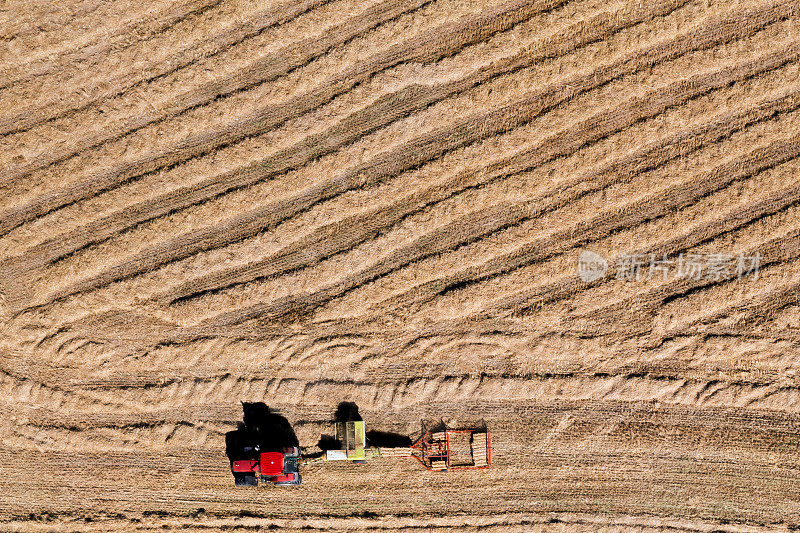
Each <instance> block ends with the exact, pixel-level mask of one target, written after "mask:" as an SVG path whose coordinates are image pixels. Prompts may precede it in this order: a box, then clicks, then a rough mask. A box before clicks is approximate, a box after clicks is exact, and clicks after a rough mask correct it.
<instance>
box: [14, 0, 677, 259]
mask: <svg viewBox="0 0 800 533" xmlns="http://www.w3.org/2000/svg"><path fill="white" fill-rule="evenodd" d="M685 3H686V2H677V3H667V4H665V5H664V7H661V6H658V7H656V8H655V10H654V11H650V12H647V13H637V16H634V17H631V18H621V19H619V20H615V19H614V17H610V16H609V14H608V13H605V12H604V13H601V14H600V15H599V16H598V17H596V18H597V19H598V20H599V25H598V26H597V28H596V29H593V31H587V30H586V26H587V25H586V24H585V23H584V22H581V23H579V24H577V25H575V26H576V27H577V28H578V31H577V32H575V31H574V30H575V27H570V28H571V29H572V30H573V33H576V34H575V35H571V34H570V32H566V35H564V36H559V37H557V38H556V39H554V42H553V46H552V47H551V46H549V43H547V44H546V45H543V46H542V48H543V50H542V51H541V52H539V53H522V54H516V55H515V56H513V57H512V58H510V59H509V60H506V61H502V62H500V64H499V65H497V66H494V65H492V66H489V67H485V68H483V69H481V70H479V71H478V72H476V73H475V74H473V75H471V76H467V77H466V78H463V79H461V80H457V81H455V82H452V83H448V84H443V85H439V86H434V87H433V88H428V87H423V86H418V85H413V86H410V87H407V88H406V89H403V90H401V91H398V92H395V93H391V94H389V95H386V96H384V97H382V98H379V99H378V100H377V101H376V102H375V103H373V104H371V105H370V106H368V107H366V108H365V109H363V110H359V111H357V112H355V113H352V114H351V115H349V116H348V117H345V118H344V119H343V120H342V121H340V122H339V123H338V124H336V125H334V126H332V127H331V128H329V129H328V130H326V131H325V132H322V133H320V134H318V135H313V136H311V137H309V138H307V139H305V140H304V141H302V142H300V143H298V144H297V145H295V146H293V147H291V148H287V149H285V150H283V151H281V152H279V153H278V154H277V155H275V156H272V157H270V158H269V159H266V160H261V161H259V162H257V163H254V164H250V165H248V166H247V167H245V169H244V170H239V171H232V172H228V173H226V174H223V175H222V176H215V177H212V178H209V179H208V180H205V181H204V182H202V183H200V184H198V185H194V186H192V187H184V188H181V189H178V190H177V191H175V192H172V193H169V194H167V195H162V196H160V197H158V198H155V199H153V200H150V201H147V202H143V203H140V204H137V205H135V206H133V207H132V208H130V209H126V210H123V211H122V212H121V213H115V214H113V215H109V216H108V217H104V218H103V219H100V220H98V221H95V222H92V223H90V224H87V225H85V226H83V227H80V228H77V229H75V230H73V231H71V232H69V233H68V234H65V235H61V236H59V237H57V238H55V239H52V240H49V241H46V242H44V243H42V244H40V245H37V246H36V247H35V248H33V249H29V250H28V251H26V253H25V254H24V255H25V257H26V262H27V264H28V265H44V264H47V263H50V262H53V261H56V260H58V259H60V258H62V257H64V256H66V255H69V254H71V253H74V252H76V251H78V250H80V249H82V248H84V247H86V246H88V245H90V244H94V243H97V242H101V241H103V240H105V239H107V238H109V237H111V236H113V235H115V234H117V233H118V232H120V231H124V230H125V229H128V228H130V227H132V226H134V225H136V224H139V223H142V222H144V221H147V220H152V219H154V218H158V217H160V216H163V215H166V214H169V213H173V212H175V211H177V210H179V209H182V208H185V207H188V206H190V205H195V204H197V203H200V202H202V201H204V200H207V199H210V198H213V197H215V196H218V195H220V194H224V193H226V192H228V191H230V190H233V189H237V188H240V187H245V186H248V185H251V184H253V183H255V182H257V181H262V180H265V179H269V178H270V177H272V176H275V175H278V174H282V173H285V172H287V171H289V170H291V169H294V168H298V167H301V166H302V165H304V164H306V163H308V162H309V161H311V160H313V159H316V158H318V157H321V156H323V155H326V154H328V153H331V152H334V151H336V150H339V149H341V148H342V147H344V146H346V145H348V144H350V143H352V142H354V141H355V140H357V139H359V138H361V137H362V136H363V135H366V134H368V133H370V132H372V131H375V130H377V129H379V128H381V127H384V126H386V125H388V124H391V123H392V122H394V121H396V120H398V119H400V118H402V117H405V116H408V115H409V114H412V113H413V112H415V111H417V110H420V109H424V108H425V107H426V106H428V105H431V104H433V103H435V102H438V101H441V100H443V99H445V98H447V97H449V96H452V95H455V94H458V93H459V92H461V91H464V90H467V89H470V88H472V87H475V86H477V85H480V84H481V83H485V82H487V81H489V80H491V79H494V78H495V77H497V76H500V75H502V74H507V73H510V72H515V71H517V70H519V69H521V68H524V67H526V66H530V65H531V64H533V62H535V61H538V60H544V59H547V58H550V57H557V56H559V55H562V54H564V53H567V52H569V51H572V50H575V49H577V48H580V47H582V46H585V45H586V44H588V43H590V42H595V41H597V40H600V39H602V38H604V37H607V36H608V35H609V34H610V33H612V32H615V31H619V30H621V29H623V28H626V27H630V26H632V25H635V24H637V23H640V22H643V21H646V20H649V18H651V17H650V16H651V15H652V14H653V13H661V14H663V13H664V12H665V11H666V10H670V9H672V8H677V7H676V6H678V5H684V4H685ZM252 170H255V171H256V172H255V173H253V172H252ZM249 171H250V172H249ZM238 174H244V176H242V178H241V179H236V176H237V175H238Z"/></svg>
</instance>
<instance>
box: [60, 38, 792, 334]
mask: <svg viewBox="0 0 800 533" xmlns="http://www.w3.org/2000/svg"><path fill="white" fill-rule="evenodd" d="M798 50H800V48H798V46H797V45H795V46H792V47H791V48H790V50H789V51H782V52H777V53H773V54H768V55H767V56H766V57H763V58H759V59H756V60H753V61H750V62H748V63H747V64H744V65H736V66H734V67H728V68H726V69H721V70H718V71H715V72H713V73H710V74H703V75H697V76H695V77H693V78H690V79H688V80H683V81H680V82H676V83H674V84H672V85H670V86H669V87H668V88H667V89H663V88H662V89H658V90H655V91H652V92H651V93H649V94H648V96H647V97H644V98H637V99H634V102H635V104H634V105H633V106H632V107H633V108H634V109H635V108H636V107H637V106H640V107H641V108H643V109H646V110H648V111H650V113H651V114H657V113H658V110H659V109H661V110H663V109H666V108H667V107H670V106H674V105H676V104H678V103H680V102H681V101H682V100H683V101H685V100H686V99H688V98H690V97H691V95H692V94H694V95H698V94H703V93H704V92H708V91H710V90H713V89H714V88H719V87H723V86H725V85H728V84H730V83H733V82H735V81H737V80H742V79H747V78H748V77H751V76H754V75H757V74H758V73H761V72H764V71H765V70H769V69H771V68H778V67H780V66H782V65H784V64H786V63H787V62H789V61H791V60H795V59H796V58H797V54H798ZM514 107H515V108H519V106H514ZM613 116H614V113H613V112H612V113H610V114H609V117H607V118H606V121H600V124H601V126H602V124H603V122H607V124H606V128H610V127H613V124H614V122H613V120H608V119H609V118H611V117H613ZM645 116H647V115H645ZM630 120H634V121H635V120H636V118H631V119H630ZM590 121H592V119H589V120H587V121H586V123H587V124H588V123H591V122H590ZM623 122H624V121H623ZM621 127H622V128H624V127H626V126H625V125H622V126H621ZM577 130H578V131H580V130H581V128H577ZM602 131H603V130H600V133H596V135H603V134H604V133H602ZM610 131H613V130H610ZM605 135H607V133H605ZM575 144H577V146H576V147H575V148H574V149H577V148H580V146H582V145H583V144H585V143H581V142H580V141H577V142H575ZM765 155H770V154H765ZM775 160H776V161H777V160H778V159H777V158H776V159H775ZM741 162H742V163H748V162H750V161H749V160H744V159H742V160H741ZM776 164H777V163H776ZM718 181H719V182H720V183H724V180H723V179H718ZM670 190H672V191H673V192H674V193H678V192H679V191H675V190H673V189H670ZM663 200H664V201H667V200H671V201H673V203H675V204H676V205H678V204H679V203H680V202H677V203H676V199H675V198H671V197H666V198H663ZM659 201H660V200H659ZM650 204H652V205H650ZM644 207H646V208H647V209H648V213H651V214H650V215H648V216H655V215H656V213H658V212H665V211H664V209H665V207H664V205H661V206H659V205H657V201H656V200H655V199H653V198H648V204H644ZM642 213H643V211H640V212H639V213H637V214H627V213H624V212H621V213H618V214H616V215H615V216H603V217H595V218H594V219H592V220H591V221H587V222H585V223H583V224H582V225H580V226H579V227H578V228H576V229H572V230H568V231H566V232H559V233H558V234H556V235H555V236H554V237H552V238H549V239H547V241H548V242H547V243H545V242H539V241H535V242H534V243H531V244H527V245H525V246H523V247H521V249H519V250H517V251H515V252H512V253H510V254H504V255H502V256H500V257H498V258H495V259H492V260H491V261H489V262H487V263H483V264H480V265H474V266H471V267H468V268H466V269H463V270H461V271H459V272H457V273H454V274H450V275H448V276H443V277H441V278H438V279H435V280H432V281H429V282H427V283H424V284H422V285H420V286H417V287H415V288H413V289H411V290H409V291H406V292H405V293H403V294H401V295H398V296H395V297H393V298H391V299H389V300H386V301H384V302H382V303H381V304H380V306H379V307H380V308H381V309H389V308H395V307H399V306H406V305H410V304H411V303H417V302H419V301H420V300H425V301H428V300H430V299H433V298H435V297H436V296H437V295H438V294H440V293H442V292H444V291H446V290H447V289H448V288H451V287H454V286H461V285H463V284H465V283H467V282H472V281H477V280H481V279H485V278H486V277H488V276H489V275H490V274H491V275H497V274H499V273H503V272H507V271H510V270H513V269H516V268H519V267H520V266H523V265H525V264H528V263H529V262H533V261H538V260H540V259H541V257H542V253H543V252H542V251H541V250H542V249H544V250H554V249H558V248H559V247H560V246H563V244H564V243H565V242H566V240H567V238H571V239H572V240H586V239H589V238H592V237H596V235H601V234H604V233H606V232H608V231H611V229H612V228H615V227H619V225H620V224H626V221H627V219H631V220H634V219H637V217H639V218H638V219H641V217H640V215H641V214H642ZM529 214H530V215H531V216H533V215H535V210H531V211H530V213H526V208H525V206H509V205H504V206H501V207H498V208H490V209H488V210H487V211H486V212H478V213H473V214H470V215H468V216H467V220H460V221H457V222H454V223H451V224H448V225H447V226H444V227H443V228H438V229H437V230H436V231H435V232H432V233H431V234H429V235H425V236H422V237H420V238H418V239H416V240H415V241H414V242H412V243H411V244H409V245H407V246H406V247H404V248H402V249H398V250H396V251H394V252H393V253H392V254H391V255H389V256H388V257H386V258H384V259H383V260H381V261H379V262H377V263H375V264H373V265H372V266H370V267H369V268H367V269H364V270H362V271H361V272H359V273H357V274H354V275H352V276H350V277H348V278H345V279H344V280H341V281H339V282H337V283H334V284H331V285H329V286H327V287H325V288H322V289H319V290H318V291H315V292H313V293H307V294H305V295H301V296H287V297H284V298H281V299H278V300H277V301H275V302H270V303H266V304H265V303H259V304H255V305H253V306H250V307H247V308H244V309H241V310H236V311H232V312H230V313H224V314H222V315H221V316H218V317H213V318H211V319H207V320H206V321H204V324H208V325H228V324H234V323H238V322H240V321H241V320H250V319H253V318H257V317H262V316H263V317H271V318H277V317H280V316H283V315H286V314H292V315H294V314H296V313H301V314H302V313H307V312H309V311H310V310H312V309H313V308H316V307H318V306H320V305H322V304H324V303H327V302H328V301H330V300H331V299H333V298H336V297H338V296H341V295H342V294H344V293H345V292H349V291H350V290H352V289H354V288H356V287H358V286H360V285H363V284H365V283H368V282H369V281H373V280H375V279H377V278H378V277H380V276H383V275H386V274H387V273H389V272H391V271H394V270H397V269H398V268H401V267H402V266H406V265H408V264H410V263H411V262H413V261H414V260H415V258H417V257H419V256H421V255H422V254H426V253H427V252H428V251H434V250H436V248H435V247H434V243H440V246H441V247H442V250H444V249H449V248H452V247H454V246H455V245H458V244H459V240H458V238H459V237H461V242H469V240H470V239H472V240H476V239H477V238H479V237H483V236H486V235H489V234H491V233H493V232H494V231H493V230H492V228H493V227H496V228H498V229H502V228H504V227H508V226H510V225H513V224H514V223H515V221H517V220H520V219H522V218H524V217H526V216H528V215H529ZM642 220H644V219H642ZM454 241H455V242H454ZM441 243H447V244H441ZM442 250H437V251H436V253H438V252H439V251H442ZM547 253H550V252H547ZM71 292H73V293H74V292H75V291H71Z"/></svg>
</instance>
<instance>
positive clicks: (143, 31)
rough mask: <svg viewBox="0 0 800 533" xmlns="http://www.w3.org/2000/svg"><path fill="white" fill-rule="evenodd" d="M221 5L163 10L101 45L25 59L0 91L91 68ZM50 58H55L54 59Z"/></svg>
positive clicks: (208, 1)
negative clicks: (107, 56)
mask: <svg viewBox="0 0 800 533" xmlns="http://www.w3.org/2000/svg"><path fill="white" fill-rule="evenodd" d="M224 1H225V0H193V1H192V2H191V3H190V4H188V5H187V4H182V5H178V6H172V7H171V8H170V9H167V10H166V13H158V14H157V16H155V17H153V16H152V15H147V16H144V17H141V18H139V19H136V20H131V21H130V22H129V23H127V24H124V25H122V26H121V27H118V28H115V32H114V33H113V34H112V35H107V34H106V35H104V36H103V39H104V40H103V41H101V42H89V43H85V44H83V45H82V46H79V47H77V48H70V49H68V50H63V49H62V50H60V51H59V52H57V53H55V54H53V53H49V54H40V55H41V56H42V57H38V58H30V57H28V58H26V59H28V60H27V61H26V62H25V63H21V64H18V65H11V66H9V67H7V69H8V70H13V71H18V70H22V71H23V72H21V73H17V76H16V77H14V76H8V75H4V76H2V77H0V90H2V89H6V88H8V87H10V86H12V85H15V84H18V83H21V82H24V81H29V80H32V79H34V78H40V77H42V76H46V75H49V74H52V73H54V72H58V73H59V74H64V73H65V71H66V69H67V68H68V67H69V64H70V63H77V64H81V68H87V66H88V65H87V61H90V60H94V61H93V62H92V63H91V64H95V63H96V62H97V60H98V59H100V57H101V55H102V54H108V53H110V52H119V51H122V50H126V49H128V48H130V47H132V46H134V45H137V44H140V43H142V42H145V41H147V40H149V39H151V38H153V37H156V36H157V35H159V34H160V33H164V32H165V31H167V30H169V29H171V28H172V27H174V26H176V25H178V24H180V23H181V22H183V21H186V20H188V19H190V18H196V17H200V16H201V15H203V14H204V13H206V12H208V11H210V10H212V9H214V8H215V7H217V6H218V5H220V4H221V3H223V2H224ZM151 26H152V28H151ZM131 34H132V35H135V36H136V39H135V40H130V35H131ZM118 41H122V44H121V45H120V44H119V43H118ZM53 55H55V56H56V57H55V58H54V57H53ZM36 63H38V66H34V64H36ZM23 69H24V70H23Z"/></svg>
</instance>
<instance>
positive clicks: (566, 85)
mask: <svg viewBox="0 0 800 533" xmlns="http://www.w3.org/2000/svg"><path fill="white" fill-rule="evenodd" d="M723 22H727V21H723ZM712 27H714V28H715V29H718V27H717V25H716V24H714V25H712ZM741 27H742V25H741V24H739V25H735V26H734V28H733V30H734V31H733V33H734V35H738V34H739V31H740V29H741ZM707 29H709V28H704V30H707ZM692 35H693V36H696V37H697V38H698V39H703V38H704V37H705V38H706V39H708V40H707V41H706V43H707V46H711V45H713V43H718V42H720V41H725V40H726V39H730V36H725V35H720V34H719V33H714V34H711V35H709V34H708V32H707V31H700V32H693V33H692ZM682 37H685V36H682ZM680 41H681V42H683V44H684V45H685V46H686V47H689V49H694V48H695V46H693V45H694V44H696V43H697V40H695V39H684V38H682V39H680ZM686 51H687V50H685V49H683V48H681V47H676V46H674V40H668V41H666V42H661V43H659V44H657V45H655V46H652V47H649V48H645V49H644V50H639V51H636V52H633V53H632V54H627V55H626V56H624V57H622V58H620V59H619V60H617V61H614V62H612V63H611V64H609V65H606V66H604V67H601V68H600V69H598V70H596V71H594V72H591V73H589V74H584V75H582V76H578V77H575V78H571V79H568V80H566V81H564V82H562V83H559V84H557V85H555V86H552V87H549V88H547V89H545V90H543V91H537V92H534V93H533V94H529V95H527V96H526V97H525V98H522V99H520V100H519V101H517V102H515V103H512V104H510V105H508V106H506V107H504V108H501V109H499V110H496V111H492V112H489V113H486V114H482V115H478V116H477V117H475V116H473V117H468V118H467V119H463V120H460V121H458V122H457V123H456V124H455V125H454V126H449V127H443V128H438V129H436V130H434V131H432V132H430V133H428V134H426V135H423V136H421V137H418V138H417V139H414V140H412V141H410V142H408V143H407V144H406V145H404V146H401V147H399V148H397V149H395V150H392V151H389V152H385V153H384V154H381V155H379V156H377V157H376V158H375V159H374V160H372V161H370V162H368V163H366V164H365V165H362V166H360V167H357V168H355V169H351V170H349V171H346V172H345V173H343V174H341V175H340V176H337V177H336V178H334V179H332V180H329V181H326V182H322V183H320V184H318V185H315V186H312V187H310V188H308V189H306V190H304V191H302V192H301V193H300V194H299V195H298V196H296V197H294V198H290V199H287V200H285V201H282V202H276V203H275V204H273V205H269V206H267V207H265V208H262V209H259V210H256V211H252V212H250V213H246V214H244V215H240V216H238V217H236V218H234V219H232V220H230V221H228V222H226V223H225V224H221V225H218V226H215V227H210V228H206V229H203V230H198V231H197V232H192V233H188V234H184V235H182V236H179V237H177V238H175V239H172V240H170V241H167V242H165V243H163V244H161V245H158V246H155V247H152V248H151V249H149V250H146V251H145V252H142V253H140V254H139V255H138V256H136V257H134V258H133V259H132V260H130V261H129V262H127V263H124V264H121V265H117V266H115V267H112V268H111V269H108V270H107V271H105V272H103V273H101V274H99V275H98V276H96V277H94V278H90V279H88V280H85V281H83V282H79V283H78V284H76V285H73V286H72V287H68V288H66V289H62V290H61V291H57V292H56V293H55V294H53V295H52V297H51V298H50V299H49V300H48V301H47V302H46V303H49V302H50V301H53V298H55V299H58V298H62V297H65V296H67V295H70V294H75V293H76V292H81V291H84V290H90V289H92V288H96V287H98V286H102V285H105V284H107V283H111V282H113V281H116V280H120V279H124V278H127V277H131V276H134V275H137V274H138V273H140V272H144V271H147V270H151V269H153V268H156V267H157V266H160V265H163V264H166V263H168V262H172V261H176V260H179V259H182V258H185V257H188V256H190V255H192V254H194V253H197V252H199V251H203V250H207V249H211V248H216V247H220V246H224V245H226V244H229V243H230V242H234V241H238V240H242V239H244V238H246V237H248V236H252V235H255V234H257V233H259V232H261V231H264V230H265V229H268V228H271V227H274V226H275V225H277V224H278V223H280V222H281V221H283V220H285V219H287V218H290V217H292V216H294V215H296V214H298V213H300V212H302V211H304V210H307V209H309V208H311V207H312V206H314V205H316V204H318V203H320V202H322V201H324V200H327V199H330V198H333V197H335V196H337V195H338V194H341V193H343V192H345V191H347V190H352V189H357V188H359V187H363V186H365V185H369V184H374V183H377V182H379V181H381V180H384V179H386V178H388V177H391V176H393V175H396V174H399V173H400V172H402V171H405V170H408V169H411V168H414V167H416V166H419V165H422V164H424V163H426V162H428V161H431V160H432V159H434V158H436V157H440V156H441V155H443V154H444V153H447V152H449V151H452V150H454V149H456V148H460V147H463V146H466V145H469V144H472V143H474V142H476V141H478V140H482V139H485V138H487V137H490V136H492V135H496V134H500V133H503V132H505V131H508V130H510V129H513V128H514V127H517V126H519V125H521V124H524V123H526V122H528V121H530V120H531V119H532V118H534V117H535V116H538V115H540V114H541V113H543V112H545V111H546V110H548V109H551V108H552V107H554V106H556V105H559V104H561V103H563V102H565V101H567V100H569V99H570V98H572V97H574V96H575V95H577V94H580V93H583V92H586V91H587V90H590V89H592V88H595V87H598V86H600V85H602V84H603V83H607V82H608V81H609V80H611V79H613V78H615V77H618V76H621V75H624V74H626V73H630V72H635V71H637V70H639V69H641V68H643V67H646V66H647V65H651V64H653V63H655V62H658V61H659V60H663V59H665V58H672V57H675V56H678V55H680V54H681V53H685V52H686ZM795 56H796V50H794V49H791V50H788V51H782V52H777V53H774V54H771V55H769V56H767V57H765V58H764V62H763V63H761V64H758V65H755V64H753V62H750V63H747V64H746V65H744V66H739V67H735V68H732V69H727V71H729V72H727V74H730V75H732V77H731V78H730V80H729V81H724V82H722V81H720V83H722V85H725V84H727V83H732V82H733V81H736V80H741V79H745V78H746V76H744V77H742V76H739V74H737V73H738V72H752V73H753V74H752V75H756V74H757V73H760V72H765V71H768V70H770V69H775V68H779V67H780V66H782V65H783V64H785V63H787V62H790V61H791V60H792V59H793V58H795ZM748 69H749V70H748ZM717 74H719V80H725V79H726V78H725V76H726V72H725V71H721V72H719V73H717ZM693 79H694V78H693ZM709 83H711V85H709V89H707V90H711V88H713V87H712V86H713V81H710V82H709ZM690 89H691V87H684V90H690ZM659 101H661V100H659Z"/></svg>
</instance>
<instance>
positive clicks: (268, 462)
mask: <svg viewBox="0 0 800 533" xmlns="http://www.w3.org/2000/svg"><path fill="white" fill-rule="evenodd" d="M300 458H301V456H300V448H298V447H297V446H293V447H290V448H283V451H281V452H263V453H261V454H260V455H259V456H258V459H257V460H252V459H240V460H237V461H232V462H231V470H233V477H234V480H235V481H236V484H237V485H258V478H259V477H260V478H261V482H262V483H272V484H273V485H281V486H282V485H300V483H302V481H303V478H302V476H300V470H299V468H298V463H299V462H300Z"/></svg>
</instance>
